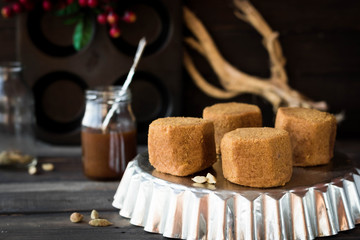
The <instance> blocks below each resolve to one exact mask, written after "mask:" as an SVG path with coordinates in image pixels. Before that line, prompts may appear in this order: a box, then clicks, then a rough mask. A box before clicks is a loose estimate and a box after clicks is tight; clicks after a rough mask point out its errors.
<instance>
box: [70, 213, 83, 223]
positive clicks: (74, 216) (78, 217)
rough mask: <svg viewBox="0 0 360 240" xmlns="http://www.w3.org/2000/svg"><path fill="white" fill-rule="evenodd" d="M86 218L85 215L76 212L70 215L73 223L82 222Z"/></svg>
mask: <svg viewBox="0 0 360 240" xmlns="http://www.w3.org/2000/svg"><path fill="white" fill-rule="evenodd" d="M83 218H84V215H82V214H81V213H77V212H74V213H72V214H71V215H70V221H71V222H73V223H78V222H81V221H82V220H83Z"/></svg>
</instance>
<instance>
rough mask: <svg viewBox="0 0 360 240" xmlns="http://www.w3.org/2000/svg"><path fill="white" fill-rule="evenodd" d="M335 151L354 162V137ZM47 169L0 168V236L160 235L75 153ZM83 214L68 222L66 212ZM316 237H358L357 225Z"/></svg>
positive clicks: (359, 147) (358, 155) (359, 151)
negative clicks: (125, 212) (123, 213)
mask: <svg viewBox="0 0 360 240" xmlns="http://www.w3.org/2000/svg"><path fill="white" fill-rule="evenodd" d="M336 148H337V149H338V151H341V152H343V153H346V154H347V155H348V156H349V157H351V158H353V159H358V161H360V141H338V142H337V143H336ZM39 162H40V163H43V162H46V163H49V162H50V163H53V164H54V166H55V170H54V171H52V172H44V171H40V172H39V174H37V175H33V176H32V175H29V174H28V173H27V171H26V170H9V169H0V239H7V240H8V239H76V240H78V239H102V240H104V239H165V238H164V237H162V235H161V234H153V233H148V232H145V231H144V230H143V228H142V227H136V226H132V225H131V224H130V223H129V220H128V219H126V218H123V217H120V215H119V213H118V210H117V209H115V208H114V207H112V205H111V203H112V199H113V196H114V193H115V191H116V188H117V186H118V184H119V182H118V181H111V182H101V181H92V180H89V179H87V178H86V177H84V175H83V173H82V168H81V160H80V157H67V158H65V157H61V158H57V157H51V158H50V157H46V158H39ZM92 209H96V210H97V211H98V212H99V213H100V216H101V217H103V218H107V219H108V220H110V221H111V222H112V223H113V225H112V226H110V227H103V228H100V227H91V226H90V225H88V224H87V222H88V221H89V219H90V212H91V210H92ZM75 211H77V212H80V213H82V214H83V215H84V221H83V222H82V223H71V222H70V220H69V216H70V214H71V213H72V212H75ZM318 239H345V240H346V239H360V226H357V227H356V228H355V229H352V230H349V231H345V232H341V233H339V234H338V235H335V236H330V237H324V238H318Z"/></svg>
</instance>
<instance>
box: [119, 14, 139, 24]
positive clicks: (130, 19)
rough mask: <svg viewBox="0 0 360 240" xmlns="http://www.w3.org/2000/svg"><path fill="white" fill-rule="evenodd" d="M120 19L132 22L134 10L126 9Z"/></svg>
mask: <svg viewBox="0 0 360 240" xmlns="http://www.w3.org/2000/svg"><path fill="white" fill-rule="evenodd" d="M122 20H124V21H125V22H127V23H133V22H135V21H136V15H135V13H134V12H131V11H126V12H125V14H124V16H123V17H122Z"/></svg>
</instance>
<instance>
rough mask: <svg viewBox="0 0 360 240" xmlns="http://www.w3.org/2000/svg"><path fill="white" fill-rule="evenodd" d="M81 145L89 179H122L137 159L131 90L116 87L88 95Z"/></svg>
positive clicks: (100, 88)
mask: <svg viewBox="0 0 360 240" xmlns="http://www.w3.org/2000/svg"><path fill="white" fill-rule="evenodd" d="M105 119H106V120H105ZM81 142H82V162H83V169H84V174H85V175H86V176H87V177H89V178H92V179H97V180H117V179H121V177H122V175H123V173H124V171H125V168H126V166H127V164H128V162H129V161H131V160H132V159H133V158H134V157H135V156H136V122H135V117H134V114H133V112H132V109H131V93H130V91H129V90H127V91H126V92H122V91H121V87H120V86H119V87H117V86H116V87H115V86H112V87H99V88H96V89H94V90H87V91H86V109H85V114H84V118H83V121H82V131H81Z"/></svg>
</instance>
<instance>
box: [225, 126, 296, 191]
mask: <svg viewBox="0 0 360 240" xmlns="http://www.w3.org/2000/svg"><path fill="white" fill-rule="evenodd" d="M221 159H222V169H223V173H224V177H225V178H226V179H227V180H229V181H230V182H233V183H236V184H240V185H244V186H249V187H259V188H268V187H276V186H283V185H285V183H287V182H288V181H290V178H291V176H292V153H291V144H290V137H289V134H288V132H286V131H284V130H281V129H275V128H238V129H236V130H234V131H231V132H228V133H226V134H225V135H224V137H223V139H222V141H221Z"/></svg>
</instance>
